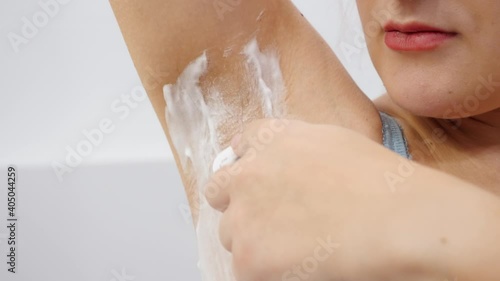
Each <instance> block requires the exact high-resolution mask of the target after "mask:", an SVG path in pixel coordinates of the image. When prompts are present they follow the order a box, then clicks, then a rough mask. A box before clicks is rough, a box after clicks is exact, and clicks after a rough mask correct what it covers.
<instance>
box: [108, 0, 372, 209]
mask: <svg viewBox="0 0 500 281" xmlns="http://www.w3.org/2000/svg"><path fill="white" fill-rule="evenodd" d="M110 2H111V4H112V7H113V9H114V12H115V14H116V17H117V19H118V23H119V24H120V27H121V29H122V32H123V35H124V37H125V41H126V42H127V46H128V48H129V51H130V53H131V55H132V58H133V60H134V64H135V66H136V68H137V71H138V73H139V75H140V77H141V79H142V82H143V84H144V85H145V88H146V90H147V92H148V95H149V98H150V100H151V102H152V104H153V106H154V109H155V111H156V113H157V115H158V117H159V120H160V122H161V124H162V126H163V129H164V131H165V133H166V134H167V137H168V139H169V142H170V143H172V142H171V138H170V135H169V131H168V124H166V121H165V117H164V116H165V100H164V98H163V92H162V86H163V85H165V84H172V83H175V82H176V80H177V78H178V77H179V75H180V73H181V72H182V71H183V70H184V68H185V67H186V66H187V65H188V64H189V63H190V62H191V61H192V60H194V59H195V58H197V57H198V56H200V55H201V54H202V53H203V52H204V51H205V50H208V51H207V53H208V56H209V58H211V62H210V69H209V70H208V74H207V75H206V77H204V78H203V81H202V83H204V84H211V83H215V84H217V85H218V86H219V88H220V89H222V93H223V95H225V96H228V97H230V96H233V95H234V93H236V92H241V91H245V88H248V87H246V86H245V81H244V79H245V78H244V77H242V75H243V72H242V71H241V66H240V65H241V63H242V60H243V58H242V57H241V56H231V57H229V58H227V59H222V53H223V52H224V50H225V48H226V47H227V46H234V47H235V49H238V47H239V48H240V49H241V48H242V47H243V46H244V45H245V44H247V42H248V41H249V40H250V39H252V38H253V37H255V36H256V37H257V39H258V42H259V45H260V47H261V48H262V49H266V48H273V49H276V50H277V51H278V52H279V53H280V59H281V68H282V72H283V78H284V80H285V84H286V88H287V97H286V106H287V109H288V113H289V114H290V115H291V116H293V118H298V119H301V120H304V121H307V122H312V123H322V124H331V125H338V126H342V127H345V128H349V129H352V130H355V131H357V132H360V133H361V134H363V135H366V136H368V137H369V138H371V139H373V140H375V141H377V142H381V139H382V137H381V121H380V118H379V116H378V112H377V110H376V108H375V106H374V105H373V104H372V103H371V101H370V100H369V99H368V98H367V97H366V96H365V95H364V94H363V93H362V92H361V91H360V90H359V88H358V87H357V86H356V85H355V83H354V82H353V80H352V79H351V77H350V76H349V75H348V74H347V72H346V71H345V69H344V67H343V66H342V65H341V64H340V62H339V61H338V60H337V58H336V56H335V54H334V53H333V52H332V51H331V50H330V48H329V47H328V45H327V44H326V43H325V42H324V40H323V39H322V38H321V37H320V36H319V35H318V33H317V32H316V31H315V30H314V28H312V26H311V25H310V24H309V23H308V22H307V20H306V19H304V18H303V16H302V15H301V13H300V12H299V11H298V10H297V9H296V8H295V7H294V6H293V5H292V4H291V3H290V2H289V1H286V0H274V1H268V0H256V1H242V3H241V4H240V5H239V6H237V7H235V8H234V10H233V11H230V12H227V13H225V14H224V19H223V20H221V19H220V18H219V16H218V13H217V11H216V10H215V9H214V6H213V3H212V1H202V0H192V1H186V0H170V1H162V0H148V1H141V0H135V1H126V2H124V1H114V0H112V1H110ZM188 11H189V15H190V16H189V17H187V16H186V13H187V12H188ZM261 12H263V14H262V16H261V17H260V18H259V15H260V13H261ZM193 18H196V19H197V20H196V21H194V20H192V19H193ZM257 18H259V20H258V21H257V20H256V19H257ZM221 81H223V82H221ZM234 121H235V122H236V120H234ZM220 133H221V135H223V136H225V138H226V139H227V142H226V144H228V143H229V140H230V138H231V137H232V136H233V135H234V134H235V133H237V132H235V131H226V132H220ZM172 149H173V151H174V154H176V159H178V157H177V152H176V151H175V148H174V147H172ZM178 167H179V170H180V172H181V175H182V176H183V181H184V184H185V187H186V193H187V195H188V198H189V200H190V203H191V204H190V205H191V206H192V207H193V204H194V203H193V202H194V201H195V199H196V196H197V195H196V192H194V190H193V186H192V180H191V179H190V178H187V177H186V174H185V173H184V172H183V171H182V168H180V165H178ZM192 210H193V214H194V216H195V217H196V213H197V210H196V209H195V208H192Z"/></svg>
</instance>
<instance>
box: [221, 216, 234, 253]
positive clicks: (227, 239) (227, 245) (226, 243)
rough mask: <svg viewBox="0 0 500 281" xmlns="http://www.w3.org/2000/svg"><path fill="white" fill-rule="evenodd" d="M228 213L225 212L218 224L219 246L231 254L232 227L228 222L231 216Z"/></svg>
mask: <svg viewBox="0 0 500 281" xmlns="http://www.w3.org/2000/svg"><path fill="white" fill-rule="evenodd" d="M231 214H232V213H231V212H230V211H226V212H225V213H224V214H223V215H222V218H221V220H220V224H219V240H220V243H221V245H222V246H223V247H224V249H226V250H227V251H228V252H231V251H232V249H233V232H232V229H233V225H232V223H231V220H230V216H231Z"/></svg>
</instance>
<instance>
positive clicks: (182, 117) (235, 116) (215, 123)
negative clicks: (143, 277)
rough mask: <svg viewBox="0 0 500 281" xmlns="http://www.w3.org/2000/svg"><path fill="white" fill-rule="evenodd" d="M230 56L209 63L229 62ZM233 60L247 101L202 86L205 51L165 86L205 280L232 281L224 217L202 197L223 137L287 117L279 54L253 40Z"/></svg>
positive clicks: (168, 116)
mask: <svg viewBox="0 0 500 281" xmlns="http://www.w3.org/2000/svg"><path fill="white" fill-rule="evenodd" d="M226 50H229V48H228V49H226ZM230 50H231V51H234V48H233V47H231V48H230ZM229 53H230V52H229V51H227V52H225V53H224V55H223V56H222V57H216V58H212V59H213V60H214V61H215V60H224V59H227V56H229ZM237 55H238V56H241V57H242V60H243V63H244V65H245V68H244V70H245V72H246V73H245V76H246V77H247V78H248V80H249V81H250V82H251V83H250V85H246V87H250V96H249V97H246V96H245V97H243V95H242V94H241V93H222V90H221V89H223V88H224V87H222V85H219V87H217V85H216V83H210V86H208V87H202V86H201V83H200V79H201V78H202V77H203V76H204V75H206V74H207V73H209V59H208V55H207V53H206V52H205V53H203V54H202V55H201V56H200V57H198V58H197V59H196V60H194V61H193V62H191V63H190V64H189V65H188V66H187V67H186V68H185V70H184V71H183V72H182V74H181V75H180V76H179V78H178V79H177V81H176V83H175V84H173V85H165V87H164V97H165V101H166V103H167V107H166V112H165V115H166V116H165V117H166V120H167V124H168V127H169V132H170V136H171V139H172V143H173V146H174V147H175V149H176V151H177V153H178V156H179V160H180V163H181V165H182V169H183V171H184V173H185V175H186V178H188V179H190V182H189V183H186V184H188V185H191V186H192V187H195V188H196V191H197V195H198V196H197V200H198V202H197V203H198V205H199V206H196V207H197V208H196V209H198V212H199V213H198V217H197V218H198V220H197V226H196V233H197V237H198V249H199V259H200V261H199V268H200V271H201V275H202V278H203V280H204V281H234V280H235V278H234V275H233V271H232V264H231V254H230V253H229V252H227V251H226V250H225V249H224V248H223V247H222V245H221V243H220V241H219V222H220V219H221V216H222V214H221V213H220V212H218V211H216V210H214V209H212V208H211V207H210V206H209V205H208V203H207V201H206V199H205V197H204V194H205V192H204V186H205V184H206V183H207V182H208V181H209V179H210V177H211V176H212V174H213V170H212V169H213V168H214V166H213V163H214V159H215V158H216V156H217V155H218V154H219V153H220V152H221V150H222V148H221V145H222V142H223V140H224V139H227V137H228V136H227V135H225V136H224V134H236V133H238V132H239V131H242V130H243V125H244V124H245V123H247V122H249V121H251V119H255V118H282V117H284V116H285V113H286V112H285V104H284V96H285V86H284V83H283V77H282V73H281V68H280V64H279V57H278V55H277V52H274V51H272V50H268V51H265V52H262V51H261V50H260V48H259V46H258V43H257V40H256V39H253V40H251V41H250V42H249V43H248V44H247V45H246V46H244V48H243V49H242V51H241V53H240V54H237ZM214 84H215V85H214ZM226 96H232V97H235V98H239V99H243V98H244V99H245V100H248V99H249V100H250V101H249V102H248V101H246V102H230V103H228V102H225V101H224V99H223V97H226ZM223 128H224V130H223ZM227 128H229V130H228V129H227ZM226 152H227V150H226ZM226 160H227V159H226ZM222 162H224V161H222ZM219 164H220V163H219ZM219 164H217V165H219Z"/></svg>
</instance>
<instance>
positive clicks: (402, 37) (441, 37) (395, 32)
mask: <svg viewBox="0 0 500 281" xmlns="http://www.w3.org/2000/svg"><path fill="white" fill-rule="evenodd" d="M384 30H385V44H386V45H387V47H389V48H390V49H392V50H395V51H430V50H433V49H436V48H437V47H439V46H441V45H442V44H444V43H445V42H447V41H448V40H450V39H452V38H454V37H455V36H456V35H457V33H455V32H449V31H445V30H442V29H439V28H437V27H432V26H429V25H425V24H421V23H417V22H414V23H408V24H398V23H394V22H389V23H388V24H386V25H385V27H384Z"/></svg>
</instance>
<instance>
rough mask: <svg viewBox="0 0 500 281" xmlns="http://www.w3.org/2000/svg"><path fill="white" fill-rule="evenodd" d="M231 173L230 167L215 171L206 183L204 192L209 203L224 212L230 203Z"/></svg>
mask: <svg viewBox="0 0 500 281" xmlns="http://www.w3.org/2000/svg"><path fill="white" fill-rule="evenodd" d="M230 183H231V174H230V173H229V172H228V168H223V169H221V170H220V171H218V172H217V173H215V174H214V175H213V176H212V178H211V179H210V181H209V182H208V183H207V184H206V185H205V189H204V194H205V198H206V199H207V202H208V204H210V206H211V207H212V208H214V209H216V210H218V211H221V212H224V211H225V210H226V209H227V207H228V206H229V203H230V195H229V186H230Z"/></svg>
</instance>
